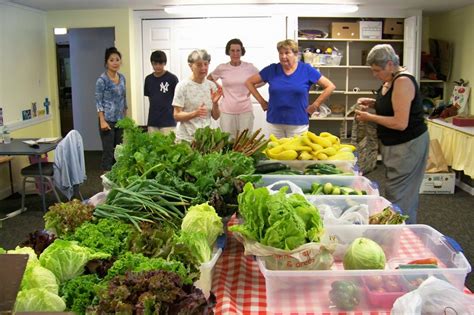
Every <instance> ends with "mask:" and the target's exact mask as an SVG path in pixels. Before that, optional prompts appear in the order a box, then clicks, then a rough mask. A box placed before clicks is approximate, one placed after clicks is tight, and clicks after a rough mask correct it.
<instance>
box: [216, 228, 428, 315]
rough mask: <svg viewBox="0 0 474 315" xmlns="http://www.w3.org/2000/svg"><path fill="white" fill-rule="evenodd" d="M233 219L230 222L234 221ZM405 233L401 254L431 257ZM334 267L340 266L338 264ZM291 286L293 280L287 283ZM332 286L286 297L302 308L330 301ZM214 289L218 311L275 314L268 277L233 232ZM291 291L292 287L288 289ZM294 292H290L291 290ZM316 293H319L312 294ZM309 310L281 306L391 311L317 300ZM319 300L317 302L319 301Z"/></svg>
mask: <svg viewBox="0 0 474 315" xmlns="http://www.w3.org/2000/svg"><path fill="white" fill-rule="evenodd" d="M232 223H233V222H230V224H232ZM407 232H408V233H404V234H403V237H401V238H400V244H399V245H400V247H399V254H398V257H400V258H403V257H431V256H433V253H432V252H431V251H430V250H429V249H426V248H425V247H424V246H423V243H422V242H421V241H420V239H419V238H418V237H417V236H416V235H415V234H414V233H410V231H407ZM335 269H340V267H337V266H336V268H335ZM288 285H290V286H291V284H288ZM329 290H330V288H329V287H328V289H327V290H318V292H319V295H321V292H325V296H324V297H322V296H311V293H310V292H309V293H308V294H306V293H305V294H304V295H305V296H301V295H298V296H296V294H295V298H294V299H293V298H288V297H287V298H285V299H284V300H286V301H291V303H298V304H293V305H298V306H299V308H300V309H301V303H307V301H308V300H309V301H326V302H322V304H324V303H328V302H327V300H328V298H327V292H328V291H329ZM212 291H213V292H214V294H215V295H216V299H217V304H216V307H215V309H214V311H215V314H217V315H219V314H249V315H250V314H252V315H258V314H262V315H263V314H273V313H270V312H267V297H266V289H265V278H264V277H263V275H262V274H261V273H260V270H259V267H258V263H257V261H256V260H255V259H254V258H253V256H244V249H243V246H242V244H241V243H239V242H238V241H237V240H236V239H235V238H234V237H233V236H232V234H228V237H227V244H226V247H225V250H224V252H223V254H222V256H221V257H220V259H219V261H218V262H217V264H216V266H215V269H214V277H213V284H212ZM289 292H291V290H289ZM290 294H291V293H290ZM313 295H317V294H313ZM312 304H313V305H312V306H311V307H310V308H307V309H308V311H305V312H299V313H295V312H294V311H293V312H292V311H291V309H292V308H291V306H289V305H286V306H283V307H282V309H284V310H288V312H286V311H285V312H284V313H276V314H285V315H302V314H304V315H316V314H318V315H319V314H324V315H326V314H332V315H333V314H348V313H350V314H351V315H352V314H353V315H365V314H370V315H375V314H390V311H381V310H373V311H370V312H359V311H358V312H347V313H344V312H338V311H335V312H328V311H327V309H328V307H327V305H325V306H324V305H321V306H322V307H321V308H319V309H315V303H314V302H313V303H312ZM316 304H317V303H316Z"/></svg>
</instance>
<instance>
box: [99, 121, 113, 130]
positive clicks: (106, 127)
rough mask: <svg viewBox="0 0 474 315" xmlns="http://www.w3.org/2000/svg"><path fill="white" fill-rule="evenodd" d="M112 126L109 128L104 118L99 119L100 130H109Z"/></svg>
mask: <svg viewBox="0 0 474 315" xmlns="http://www.w3.org/2000/svg"><path fill="white" fill-rule="evenodd" d="M111 129H112V128H110V126H109V124H108V123H107V122H106V121H105V120H102V119H101V120H100V130H102V131H109V130H111Z"/></svg>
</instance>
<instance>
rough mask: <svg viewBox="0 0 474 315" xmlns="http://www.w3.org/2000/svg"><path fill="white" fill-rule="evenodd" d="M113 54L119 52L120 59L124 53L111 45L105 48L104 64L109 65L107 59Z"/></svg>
mask: <svg viewBox="0 0 474 315" xmlns="http://www.w3.org/2000/svg"><path fill="white" fill-rule="evenodd" d="M113 54H117V55H118V56H119V57H120V59H122V54H121V53H120V51H118V50H117V48H115V47H109V48H107V49H106V50H105V59H104V66H107V60H109V58H110V56H111V55H113Z"/></svg>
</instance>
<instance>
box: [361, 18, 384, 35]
mask: <svg viewBox="0 0 474 315" xmlns="http://www.w3.org/2000/svg"><path fill="white" fill-rule="evenodd" d="M359 33H360V38H361V39H382V21H359Z"/></svg>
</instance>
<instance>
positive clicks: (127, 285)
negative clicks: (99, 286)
mask: <svg viewBox="0 0 474 315" xmlns="http://www.w3.org/2000/svg"><path fill="white" fill-rule="evenodd" d="M99 297H100V302H99V304H98V306H97V307H96V308H95V310H94V311H95V312H96V313H98V314H114V313H115V314H177V315H179V314H182V315H193V314H196V315H201V314H209V313H210V312H211V313H212V309H210V306H209V305H208V303H207V301H206V297H205V296H204V294H203V293H202V291H201V290H199V289H197V288H196V287H194V286H186V285H183V282H182V280H181V278H180V277H179V276H178V275H177V274H175V273H173V272H168V271H164V270H154V271H149V272H142V273H135V272H134V273H127V274H126V275H125V276H117V277H114V278H113V279H112V280H111V281H110V282H109V284H108V287H107V288H106V289H105V290H102V291H101V292H100V293H99Z"/></svg>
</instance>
